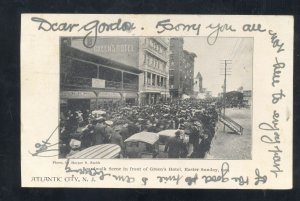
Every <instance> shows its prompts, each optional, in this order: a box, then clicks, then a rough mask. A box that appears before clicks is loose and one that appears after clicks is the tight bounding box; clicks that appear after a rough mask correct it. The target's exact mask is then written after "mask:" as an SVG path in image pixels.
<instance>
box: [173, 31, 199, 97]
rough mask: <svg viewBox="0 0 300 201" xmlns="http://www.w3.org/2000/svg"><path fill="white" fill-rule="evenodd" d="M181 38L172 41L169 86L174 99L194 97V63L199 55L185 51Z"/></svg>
mask: <svg viewBox="0 0 300 201" xmlns="http://www.w3.org/2000/svg"><path fill="white" fill-rule="evenodd" d="M183 44H184V40H183V38H181V37H176V38H171V39H170V67H169V86H170V95H171V97H172V98H181V97H182V95H183V94H186V95H189V96H193V95H194V84H195V83H194V62H195V58H196V57H197V55H196V54H195V53H192V52H188V51H186V50H184V49H183Z"/></svg>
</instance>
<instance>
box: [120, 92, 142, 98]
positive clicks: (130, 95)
mask: <svg viewBox="0 0 300 201" xmlns="http://www.w3.org/2000/svg"><path fill="white" fill-rule="evenodd" d="M123 95H124V98H138V95H137V93H124V94H123Z"/></svg>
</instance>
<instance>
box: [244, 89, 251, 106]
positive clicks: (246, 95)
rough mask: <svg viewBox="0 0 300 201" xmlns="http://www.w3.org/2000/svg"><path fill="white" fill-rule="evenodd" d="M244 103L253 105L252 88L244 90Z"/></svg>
mask: <svg viewBox="0 0 300 201" xmlns="http://www.w3.org/2000/svg"><path fill="white" fill-rule="evenodd" d="M243 103H244V105H248V106H251V105H252V90H244V91H243Z"/></svg>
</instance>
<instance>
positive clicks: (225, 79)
mask: <svg viewBox="0 0 300 201" xmlns="http://www.w3.org/2000/svg"><path fill="white" fill-rule="evenodd" d="M221 61H222V62H224V63H221V64H223V65H224V74H221V75H224V85H223V107H224V108H223V116H225V110H226V84H227V76H229V75H231V74H230V73H231V68H228V67H227V65H228V64H232V63H231V61H232V60H227V59H225V60H221ZM221 71H223V69H221ZM224 132H225V124H224Z"/></svg>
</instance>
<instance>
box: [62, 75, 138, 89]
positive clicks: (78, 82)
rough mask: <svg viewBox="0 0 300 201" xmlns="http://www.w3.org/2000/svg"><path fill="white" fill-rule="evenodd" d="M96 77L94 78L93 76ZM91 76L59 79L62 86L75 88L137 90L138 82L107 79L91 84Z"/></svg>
mask: <svg viewBox="0 0 300 201" xmlns="http://www.w3.org/2000/svg"><path fill="white" fill-rule="evenodd" d="M94 79H96V78H94ZM92 80H93V79H92V78H84V77H68V78H67V79H65V80H62V81H61V85H62V86H64V87H76V88H94V89H111V90H116V91H123V90H124V91H138V84H131V83H122V82H115V81H108V80H100V79H97V80H100V81H102V83H103V84H102V85H101V84H98V85H97V86H96V85H94V86H93V81H92Z"/></svg>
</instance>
